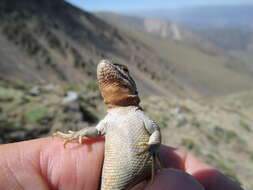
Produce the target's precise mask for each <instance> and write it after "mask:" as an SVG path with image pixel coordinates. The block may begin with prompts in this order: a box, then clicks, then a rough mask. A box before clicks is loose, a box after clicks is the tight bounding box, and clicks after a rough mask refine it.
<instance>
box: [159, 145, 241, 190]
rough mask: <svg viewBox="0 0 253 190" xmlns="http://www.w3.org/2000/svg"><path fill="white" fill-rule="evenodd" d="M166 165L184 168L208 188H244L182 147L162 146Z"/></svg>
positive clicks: (209, 189)
mask: <svg viewBox="0 0 253 190" xmlns="http://www.w3.org/2000/svg"><path fill="white" fill-rule="evenodd" d="M160 154H161V158H162V163H163V166H164V167H167V168H176V169H180V170H183V171H185V172H187V173H189V174H190V175H192V176H193V177H194V178H195V179H197V180H198V181H199V182H200V183H201V184H202V185H203V186H204V187H205V189H206V190H224V189H229V190H243V189H242V187H240V185H239V184H237V183H235V182H234V181H232V180H230V179H229V178H227V177H226V176H225V175H224V174H222V173H221V172H220V171H218V170H217V169H215V168H214V167H212V166H210V165H208V164H206V163H203V162H201V161H200V160H199V159H197V158H196V157H195V156H193V155H191V154H189V153H187V152H186V151H184V150H182V149H176V148H171V147H166V146H161V149H160Z"/></svg>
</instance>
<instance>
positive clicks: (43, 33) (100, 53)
mask: <svg viewBox="0 0 253 190" xmlns="http://www.w3.org/2000/svg"><path fill="white" fill-rule="evenodd" d="M56 10H57V11H56ZM0 44H1V46H0V57H1V60H0V70H1V74H0V75H1V77H5V78H8V79H15V80H22V81H26V82H39V83H43V82H48V81H50V82H54V83H61V84H75V85H76V84H79V85H83V84H87V81H88V80H94V79H95V77H96V76H95V74H96V64H97V62H98V61H99V60H100V59H102V58H110V59H113V60H115V61H118V62H121V63H124V64H128V65H129V66H130V67H132V68H133V70H134V73H133V75H134V76H135V78H137V81H140V82H139V86H140V88H141V91H142V92H144V93H154V94H168V93H167V91H166V90H165V88H164V86H165V87H168V86H170V87H171V86H174V87H175V88H174V89H180V88H179V87H178V85H177V84H176V83H174V84H173V81H172V82H171V84H170V85H168V84H167V83H165V82H164V81H165V79H166V80H167V81H169V80H170V78H169V77H168V73H170V68H169V66H168V64H166V63H164V61H163V60H162V59H161V58H160V57H159V56H158V55H156V54H155V53H153V51H152V49H151V48H150V47H148V46H146V45H145V44H143V43H141V42H140V41H138V40H136V39H135V38H133V37H130V36H129V35H127V34H125V33H124V32H122V31H119V30H118V29H117V28H115V27H113V26H111V25H110V24H107V23H106V22H105V21H103V20H101V19H99V18H97V17H95V16H93V15H92V14H90V13H88V12H85V11H83V10H80V9H78V8H76V7H74V6H72V5H70V4H69V3H67V2H65V1H64V0H54V1H50V0H42V1H34V0H2V1H1V2H0ZM154 63H156V64H154ZM151 79H152V80H154V81H156V83H152V82H150V80H151ZM174 91H177V90H174ZM178 91H180V90H178Z"/></svg>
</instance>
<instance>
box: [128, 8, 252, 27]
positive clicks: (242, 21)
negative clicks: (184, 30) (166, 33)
mask: <svg viewBox="0 0 253 190" xmlns="http://www.w3.org/2000/svg"><path fill="white" fill-rule="evenodd" d="M252 10H253V5H252V4H249V5H216V6H214V5H209V6H195V7H193V6H192V7H183V8H174V9H161V10H150V11H138V12H127V13H125V14H128V15H136V16H142V17H145V18H159V19H167V20H172V21H174V22H176V23H177V24H182V25H187V26H190V27H193V28H196V27H198V28H238V27H241V28H251V29H252V27H253V23H252V19H251V18H252V16H253V12H252Z"/></svg>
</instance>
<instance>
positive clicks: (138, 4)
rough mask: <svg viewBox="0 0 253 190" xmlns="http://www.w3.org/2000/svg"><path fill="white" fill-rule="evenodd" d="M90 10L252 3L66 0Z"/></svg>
mask: <svg viewBox="0 0 253 190" xmlns="http://www.w3.org/2000/svg"><path fill="white" fill-rule="evenodd" d="M67 1H68V2H71V3H73V4H75V5H77V6H79V7H81V8H83V9H86V10H90V11H94V10H96V11H98V10H106V11H117V12H121V11H131V10H152V9H166V8H174V7H182V6H195V5H210V4H211V5H235V4H236V5H238V4H253V0H125V1H123V0H67Z"/></svg>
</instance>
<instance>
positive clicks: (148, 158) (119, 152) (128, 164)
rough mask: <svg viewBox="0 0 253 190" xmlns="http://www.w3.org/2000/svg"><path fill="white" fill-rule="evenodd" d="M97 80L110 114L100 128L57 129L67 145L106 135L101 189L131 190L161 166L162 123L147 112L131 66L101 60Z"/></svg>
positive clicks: (57, 134) (101, 122) (152, 177)
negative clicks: (131, 72)
mask: <svg viewBox="0 0 253 190" xmlns="http://www.w3.org/2000/svg"><path fill="white" fill-rule="evenodd" d="M97 79H98V84H99V89H100V92H101V95H102V97H103V100H104V103H105V104H106V105H107V108H108V109H107V115H106V116H105V117H104V119H102V120H101V121H100V122H99V123H98V124H97V126H96V127H88V128H84V129H81V130H80V131H76V132H74V131H68V133H62V132H59V131H58V132H56V133H55V134H54V136H58V137H61V138H63V139H64V146H65V145H66V144H67V143H69V142H72V141H77V142H79V143H82V140H83V138H97V137H100V136H105V153H104V163H103V168H102V177H101V190H128V189H131V188H132V187H134V186H135V185H137V184H138V183H140V182H141V181H144V180H146V179H149V178H151V181H153V179H154V175H155V172H156V170H157V169H159V168H160V167H161V164H160V159H159V154H158V149H159V146H160V144H161V133H160V128H159V126H158V125H157V124H156V123H155V122H154V121H153V120H151V119H150V118H149V117H148V116H147V115H145V113H144V112H143V110H142V108H141V106H140V105H139V104H140V98H139V95H138V91H137V87H136V83H135V81H134V80H133V78H132V77H131V75H130V73H129V70H128V67H127V66H126V65H123V64H118V63H114V62H111V61H109V60H101V61H100V62H99V64H98V66H97Z"/></svg>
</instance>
